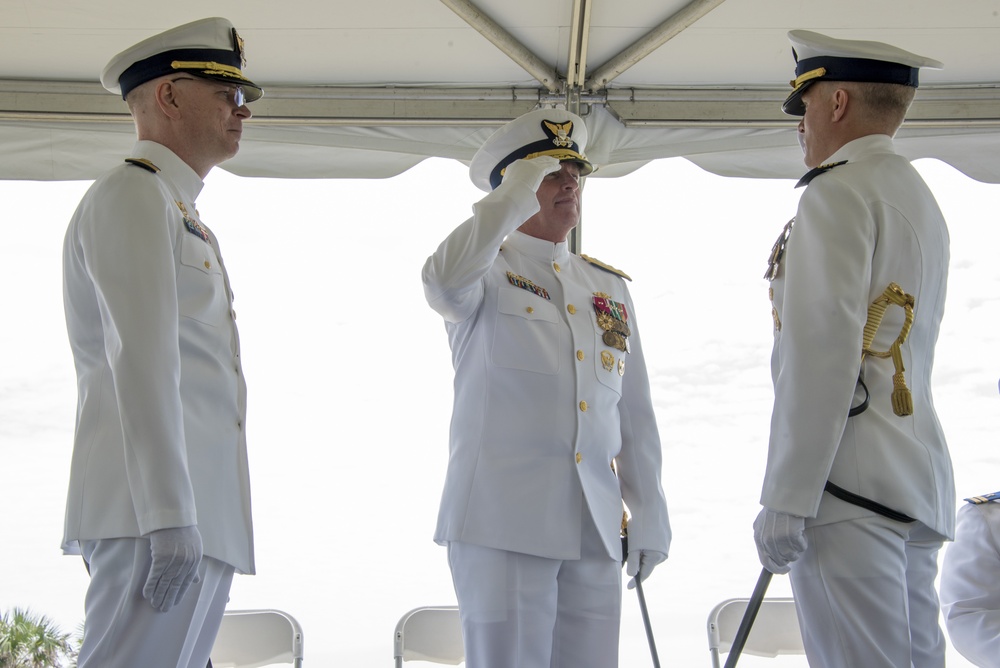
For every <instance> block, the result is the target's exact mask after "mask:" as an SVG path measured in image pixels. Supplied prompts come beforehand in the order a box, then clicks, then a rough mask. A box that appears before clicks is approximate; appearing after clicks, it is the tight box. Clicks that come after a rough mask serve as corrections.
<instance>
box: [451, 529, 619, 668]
mask: <svg viewBox="0 0 1000 668" xmlns="http://www.w3.org/2000/svg"><path fill="white" fill-rule="evenodd" d="M584 516H585V519H584V525H583V536H582V545H581V554H580V559H571V560H560V559H546V558H544V557H537V556H533V555H529V554H520V553H517V552H508V551H506V550H496V549H493V548H488V547H482V546H479V545H472V544H470V543H460V542H450V543H449V544H448V561H449V563H450V565H451V573H452V579H453V580H454V583H455V593H456V594H457V595H458V607H459V612H460V615H461V618H462V633H463V636H464V639H465V662H466V666H467V667H468V668H616V667H617V666H618V634H619V628H620V626H621V598H622V566H621V564H620V563H618V562H617V561H616V560H614V559H612V558H611V557H610V556H609V555H608V551H607V549H606V548H605V547H604V544H603V543H602V542H601V538H600V536H599V535H598V533H597V528H596V527H595V526H594V523H593V520H591V519H590V514H589V512H584Z"/></svg>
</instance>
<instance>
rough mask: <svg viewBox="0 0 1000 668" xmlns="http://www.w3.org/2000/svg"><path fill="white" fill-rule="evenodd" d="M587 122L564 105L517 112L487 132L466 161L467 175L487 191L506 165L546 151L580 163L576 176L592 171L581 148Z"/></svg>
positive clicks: (492, 186) (584, 142)
mask: <svg viewBox="0 0 1000 668" xmlns="http://www.w3.org/2000/svg"><path fill="white" fill-rule="evenodd" d="M586 146H587V126H586V124H584V122H583V119H582V118H580V117H579V116H577V115H576V114H574V113H571V112H569V111H566V110H565V109H535V110H534V111H529V112H528V113H526V114H524V115H523V116H518V117H517V118H515V119H514V120H512V121H510V122H509V123H507V124H506V125H504V126H503V127H501V128H500V129H499V130H497V131H496V132H494V133H493V134H492V135H490V137H489V139H487V140H486V142H485V143H483V145H482V146H481V147H480V149H479V150H478V151H476V155H475V156H473V158H472V163H471V164H470V165H469V178H471V179H472V182H473V183H474V184H476V187H477V188H479V189H480V190H485V191H486V192H490V191H491V190H493V189H494V188H496V187H497V186H498V185H500V182H501V181H502V180H503V174H504V170H505V169H507V165H509V164H510V163H512V162H514V161H515V160H520V159H521V158H527V159H530V158H537V157H538V156H540V155H550V156H552V157H553V158H556V159H557V160H559V161H560V162H575V163H577V164H579V165H580V176H586V175H587V174H590V173H591V172H593V171H594V166H593V165H592V164H591V163H590V161H589V160H587V157H586V156H585V155H584V153H583V150H584V148H585V147H586Z"/></svg>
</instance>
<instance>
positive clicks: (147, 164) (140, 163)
mask: <svg viewBox="0 0 1000 668" xmlns="http://www.w3.org/2000/svg"><path fill="white" fill-rule="evenodd" d="M125 162H127V163H128V164H130V165H135V166H136V167H142V168H143V169H145V170H147V171H150V172H152V173H154V174H155V173H157V172H158V171H160V168H159V167H157V166H156V165H154V164H153V163H152V162H151V161H149V160H147V159H146V158H125Z"/></svg>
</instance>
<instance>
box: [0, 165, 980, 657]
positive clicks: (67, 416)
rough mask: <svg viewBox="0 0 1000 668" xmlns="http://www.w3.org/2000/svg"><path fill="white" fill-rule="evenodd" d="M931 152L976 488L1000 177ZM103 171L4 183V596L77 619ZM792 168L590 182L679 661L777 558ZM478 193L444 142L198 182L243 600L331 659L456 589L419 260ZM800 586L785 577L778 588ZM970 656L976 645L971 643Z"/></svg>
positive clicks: (952, 419) (442, 386)
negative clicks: (763, 484) (383, 164)
mask: <svg viewBox="0 0 1000 668" xmlns="http://www.w3.org/2000/svg"><path fill="white" fill-rule="evenodd" d="M917 166H918V168H919V169H920V170H921V172H922V173H923V174H924V175H925V178H927V179H928V181H929V182H930V183H931V186H932V188H933V189H934V191H935V194H936V195H937V197H938V199H939V202H940V203H941V205H942V208H943V209H944V211H945V215H946V217H947V218H948V221H949V225H950V229H951V236H952V267H951V278H950V283H949V295H948V306H947V311H946V313H945V320H944V324H943V329H942V333H941V340H940V343H939V346H938V350H937V353H938V354H937V368H936V370H935V375H934V382H935V387H934V392H935V398H936V402H937V407H938V412H939V415H940V417H941V420H942V423H943V425H944V428H945V431H946V433H947V435H948V438H949V442H950V445H951V449H952V455H953V458H954V460H955V465H956V478H957V490H958V494H959V497H960V498H961V497H965V496H970V495H973V494H980V493H985V492H990V491H995V490H997V489H1000V475H998V471H1000V453H997V451H996V446H997V434H998V432H1000V430H998V428H997V426H998V423H1000V397H998V395H997V379H998V376H1000V360H998V350H1000V348H998V339H1000V334H998V332H997V328H996V323H997V316H998V312H1000V309H998V306H1000V304H998V301H1000V270H998V269H997V261H996V254H997V249H998V247H1000V245H998V240H1000V225H998V220H997V218H998V214H997V203H998V201H1000V186H995V185H993V186H988V185H984V184H979V183H976V182H974V181H972V180H971V179H968V178H967V177H965V176H963V175H961V174H959V173H958V172H956V171H954V170H953V169H952V168H950V167H948V166H947V165H942V164H941V163H937V162H933V161H919V162H918V163H917ZM88 185H89V184H88V183H82V182H75V183H21V182H17V183H15V182H0V196H2V198H3V201H4V205H5V209H6V211H5V213H6V215H5V218H6V220H5V221H4V222H5V224H4V236H3V240H2V242H0V282H2V286H3V287H2V292H0V294H2V296H3V311H4V316H3V320H2V325H3V326H2V327H0V457H2V459H0V493H2V495H3V499H4V501H5V511H4V513H3V514H2V518H0V611H3V610H7V609H9V608H11V607H14V606H22V607H24V606H30V607H31V608H32V609H33V610H35V611H37V612H39V613H44V614H46V615H49V616H50V617H52V618H53V619H54V620H55V621H56V622H58V623H59V624H60V625H61V626H62V627H63V628H64V629H65V630H67V631H73V630H75V629H76V627H77V625H78V624H79V623H80V622H81V621H82V616H83V596H84V592H85V588H86V585H87V576H86V573H85V571H84V569H83V565H82V563H81V561H80V560H79V558H77V557H63V556H61V554H60V552H59V542H60V538H61V534H62V521H63V510H64V503H65V490H66V483H67V479H68V470H69V459H70V449H71V446H72V431H73V417H74V411H75V404H76V396H75V377H74V373H73V366H72V358H71V355H70V352H69V346H68V343H67V340H66V333H65V325H64V321H63V313H62V296H61V284H60V282H61V246H62V237H63V233H64V231H65V227H66V223H67V222H68V220H69V217H70V215H71V214H72V211H73V209H74V208H75V206H76V203H77V201H78V200H79V198H80V196H81V195H82V194H83V192H84V191H85V189H86V187H87V186H88ZM792 185H793V184H792V182H790V181H763V180H745V179H724V178H721V177H716V176H713V175H710V174H707V173H705V172H703V171H701V170H699V169H698V168H697V167H694V166H693V165H691V164H690V163H687V162H686V161H684V160H682V159H675V160H664V161H658V162H656V163H653V164H651V165H649V166H647V167H645V168H643V169H641V170H639V171H638V172H636V173H635V174H633V175H630V176H628V177H625V178H620V179H599V178H591V179H589V180H588V182H587V184H586V189H585V195H584V231H583V250H584V252H586V253H588V254H589V255H593V256H595V257H597V258H599V259H601V260H604V261H605V262H607V263H609V264H612V265H614V266H616V267H619V268H621V269H623V270H624V271H625V272H627V273H628V274H630V275H631V276H632V278H633V279H634V282H633V283H632V284H631V285H630V288H631V290H632V294H633V297H634V300H635V303H636V314H635V317H636V319H637V322H638V325H639V329H640V331H641V332H642V337H643V344H644V348H645V352H646V356H647V363H648V365H649V370H650V374H651V381H652V385H653V387H652V393H653V399H654V402H655V404H656V410H657V418H658V422H659V427H660V432H661V437H662V439H663V444H664V461H665V466H664V487H665V490H666V494H667V502H668V504H669V506H670V513H671V523H672V525H673V530H674V543H673V547H672V550H671V554H670V558H669V560H668V561H667V562H666V563H665V564H664V565H661V566H660V567H658V569H657V570H656V571H655V572H654V573H653V576H652V578H651V579H650V580H649V581H648V583H647V585H646V587H645V589H646V598H647V602H648V603H649V606H650V615H651V617H652V624H653V629H654V632H655V634H656V640H657V645H658V647H659V650H660V656H661V660H662V663H663V665H664V666H668V665H683V666H699V665H704V666H708V665H710V662H709V657H708V653H707V641H706V632H705V619H706V616H707V614H708V611H709V610H710V609H711V608H712V606H713V605H714V604H715V603H717V602H719V601H721V600H722V599H725V598H729V597H737V596H747V595H749V593H750V591H751V590H752V588H753V585H754V582H755V581H756V577H757V574H758V573H759V571H760V566H759V563H758V562H757V556H756V551H755V549H754V546H753V538H752V530H751V526H750V525H751V522H752V521H753V518H754V516H755V515H756V514H757V511H758V508H759V506H758V503H757V499H758V496H759V491H760V481H761V478H762V475H763V467H764V459H765V454H766V447H767V428H768V421H769V417H770V404H771V398H772V397H771V385H770V376H769V370H768V360H769V355H770V348H771V327H772V325H771V315H770V304H769V302H768V299H767V283H766V281H764V280H763V279H762V278H761V276H762V275H763V272H764V268H765V265H766V259H767V255H768V252H769V251H770V249H771V245H772V243H773V242H774V239H775V238H776V236H777V235H778V232H779V231H780V230H781V228H782V226H783V225H784V224H785V222H786V221H787V220H788V219H789V218H790V217H791V216H792V215H794V213H795V204H796V202H797V200H798V197H799V194H800V192H801V191H797V190H794V189H793V188H792ZM481 196H482V193H481V192H480V191H478V190H476V189H475V188H474V187H473V186H472V185H471V183H470V182H469V180H468V177H467V170H466V168H465V167H464V166H462V165H461V164H459V163H457V162H453V161H446V160H429V161H427V162H425V163H423V164H421V165H419V166H418V167H416V168H414V169H413V170H410V171H409V172H407V173H405V174H403V175H401V176H399V177H396V178H394V179H390V180H385V181H326V180H322V181H281V180H266V179H241V178H237V177H234V176H231V175H229V174H227V173H225V172H222V171H220V170H216V171H215V172H213V174H211V175H210V176H209V178H208V180H207V186H206V188H205V190H204V191H203V194H202V197H201V198H200V199H199V206H198V208H199V211H200V212H201V214H202V219H203V220H205V221H206V222H207V223H208V225H209V226H210V227H211V228H212V229H213V230H214V231H215V232H216V234H217V235H218V237H219V239H220V243H221V247H222V252H223V257H224V258H225V260H226V264H227V267H228V269H229V273H230V278H231V280H232V283H233V288H234V292H235V297H236V302H235V308H236V311H237V314H238V319H237V322H238V324H239V327H240V334H241V338H242V342H243V357H244V370H245V373H246V377H247V381H248V385H249V392H250V398H249V411H250V414H249V418H248V436H249V445H250V465H251V479H252V483H253V502H254V518H255V529H256V541H257V553H258V559H257V566H258V575H256V576H254V577H237V578H236V580H235V582H234V585H233V590H232V596H231V603H230V607H231V608H266V607H275V608H280V609H283V610H286V611H288V612H290V613H291V614H292V615H294V616H295V617H297V618H298V619H299V621H300V622H301V624H302V625H303V627H304V635H305V657H306V665H308V666H334V665H340V666H358V667H367V666H379V665H389V663H390V661H391V653H392V641H391V635H392V631H393V628H394V626H395V623H396V621H397V620H398V618H399V617H400V616H401V615H402V614H403V613H404V612H406V611H407V610H409V609H411V608H414V607H417V606H420V605H426V604H451V603H453V602H454V600H455V599H454V593H453V591H452V588H451V580H450V575H449V572H448V568H447V565H446V559H445V551H444V549H443V548H440V547H438V546H436V545H435V544H434V543H433V542H432V540H431V535H432V532H433V527H434V523H435V517H436V512H437V503H438V499H439V497H440V491H441V485H442V481H443V475H444V468H445V463H446V460H447V431H448V421H449V418H450V412H451V380H452V369H451V361H450V353H449V351H448V346H447V339H446V335H445V331H444V326H443V324H442V322H441V320H440V318H439V316H438V315H437V314H435V313H434V312H433V311H431V310H430V308H429V307H428V306H427V305H426V303H425V301H424V299H423V293H422V288H421V284H420V275H419V274H420V267H421V266H422V264H423V262H424V260H425V258H426V257H427V255H428V254H429V253H431V252H432V251H433V250H434V248H435V247H436V246H437V244H438V243H439V242H440V241H441V239H443V238H444V236H445V235H446V234H447V233H448V232H449V231H450V230H451V229H452V228H454V227H455V226H456V225H458V224H459V223H460V222H462V221H463V220H464V219H465V218H467V217H468V215H469V214H470V212H471V208H470V207H471V205H472V203H474V202H475V201H477V200H478V199H479V198H480V197H481ZM789 592H790V588H789V587H788V583H787V578H783V577H776V578H774V582H773V584H772V589H771V592H769V593H771V594H772V595H788V594H789ZM621 655H622V666H623V668H631V667H633V666H634V667H638V666H647V665H651V663H650V660H649V654H648V650H647V647H646V640H645V635H644V632H643V628H642V623H641V620H640V617H639V611H638V604H637V601H636V598H635V594H634V592H628V591H627V592H626V593H625V600H624V618H623V629H622V650H621ZM417 665H419V664H417ZM740 665H741V666H743V665H746V666H754V665H804V661H803V660H802V659H798V660H797V661H790V662H778V663H777V664H773V663H772V662H761V660H756V662H755V660H754V659H753V657H746V658H745V659H742V660H741V661H740ZM949 665H951V666H965V665H969V664H968V663H966V662H964V661H963V660H962V659H961V658H960V657H958V656H957V655H956V654H954V652H953V651H952V655H951V656H949Z"/></svg>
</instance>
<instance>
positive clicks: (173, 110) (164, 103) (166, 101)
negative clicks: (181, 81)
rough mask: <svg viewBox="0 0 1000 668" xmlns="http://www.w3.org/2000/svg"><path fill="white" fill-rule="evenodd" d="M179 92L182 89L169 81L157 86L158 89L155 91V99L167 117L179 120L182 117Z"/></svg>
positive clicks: (166, 80) (165, 80)
mask: <svg viewBox="0 0 1000 668" xmlns="http://www.w3.org/2000/svg"><path fill="white" fill-rule="evenodd" d="M179 92H180V89H179V88H178V87H177V86H175V85H174V84H173V82H172V81H170V80H169V79H164V80H163V81H161V82H159V83H158V84H156V88H155V89H154V90H153V99H154V100H155V101H156V106H157V107H158V108H159V109H160V111H161V112H163V114H164V115H165V116H169V117H170V118H177V117H178V116H179V115H180V104H179V101H178V94H179Z"/></svg>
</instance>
